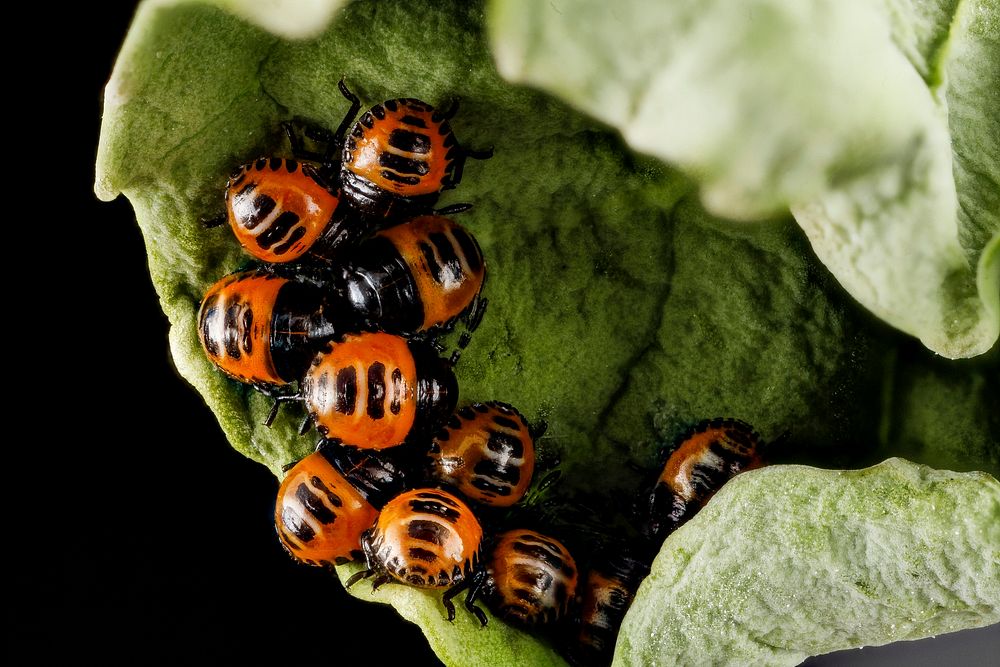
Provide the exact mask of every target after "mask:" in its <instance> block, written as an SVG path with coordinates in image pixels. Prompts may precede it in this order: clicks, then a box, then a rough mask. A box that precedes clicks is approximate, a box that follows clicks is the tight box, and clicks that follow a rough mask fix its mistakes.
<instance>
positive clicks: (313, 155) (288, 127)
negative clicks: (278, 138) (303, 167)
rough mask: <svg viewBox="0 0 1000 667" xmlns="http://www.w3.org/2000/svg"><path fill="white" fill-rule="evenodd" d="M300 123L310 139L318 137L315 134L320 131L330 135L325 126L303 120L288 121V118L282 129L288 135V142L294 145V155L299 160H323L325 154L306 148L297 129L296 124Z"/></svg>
mask: <svg viewBox="0 0 1000 667" xmlns="http://www.w3.org/2000/svg"><path fill="white" fill-rule="evenodd" d="M296 125H299V126H301V127H302V131H303V134H305V135H306V136H307V137H309V138H310V139H314V140H315V139H316V138H317V137H316V136H315V135H316V134H318V133H326V134H327V135H329V132H328V131H327V130H324V129H323V128H321V127H319V126H317V125H312V124H310V123H305V122H303V121H298V120H297V121H295V122H292V121H288V120H286V121H285V122H283V123H282V124H281V129H282V130H284V131H285V136H286V137H288V143H289V145H290V146H291V147H292V155H294V156H295V158H296V159H299V160H311V161H312V162H322V161H323V158H324V155H323V154H322V153H319V152H317V151H311V150H309V149H308V148H306V146H305V144H304V143H303V142H302V137H300V136H299V135H298V133H297V132H296V131H295V126H296Z"/></svg>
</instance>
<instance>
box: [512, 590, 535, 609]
mask: <svg viewBox="0 0 1000 667" xmlns="http://www.w3.org/2000/svg"><path fill="white" fill-rule="evenodd" d="M513 593H514V597H516V598H517V599H518V600H522V601H524V602H527V603H528V604H529V605H536V604H538V595H537V593H535V591H532V590H529V589H527V588H517V589H515V590H514V591H513Z"/></svg>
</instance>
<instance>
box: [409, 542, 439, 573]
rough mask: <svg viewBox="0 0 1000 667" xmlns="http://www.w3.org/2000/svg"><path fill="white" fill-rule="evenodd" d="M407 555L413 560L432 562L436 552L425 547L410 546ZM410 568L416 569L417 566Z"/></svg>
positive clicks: (434, 559)
mask: <svg viewBox="0 0 1000 667" xmlns="http://www.w3.org/2000/svg"><path fill="white" fill-rule="evenodd" d="M409 555H410V558H412V559H414V560H422V561H424V562H425V563H433V562H434V561H436V560H437V558H438V557H437V554H436V553H434V552H433V551H428V550H427V549H421V548H420V547H410V551H409ZM411 569H412V570H416V569H417V568H415V567H414V568H411ZM421 569H422V568H421ZM424 571H426V570H424Z"/></svg>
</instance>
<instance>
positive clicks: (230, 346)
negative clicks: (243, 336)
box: [222, 301, 243, 359]
mask: <svg viewBox="0 0 1000 667" xmlns="http://www.w3.org/2000/svg"><path fill="white" fill-rule="evenodd" d="M242 306H243V304H242V303H240V302H239V301H235V302H233V303H231V304H229V305H228V306H227V307H226V317H225V319H224V320H223V327H222V329H223V332H224V333H223V342H224V344H225V346H226V354H228V355H229V356H230V357H232V358H233V359H239V358H240V357H242V356H243V352H242V351H241V350H240V341H239V335H240V332H239V329H238V327H237V326H236V322H237V321H238V320H239V317H240V310H241V309H242Z"/></svg>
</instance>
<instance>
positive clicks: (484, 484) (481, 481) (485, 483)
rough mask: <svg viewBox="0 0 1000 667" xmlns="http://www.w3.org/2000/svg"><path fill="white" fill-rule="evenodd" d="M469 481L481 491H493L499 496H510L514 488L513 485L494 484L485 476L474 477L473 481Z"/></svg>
mask: <svg viewBox="0 0 1000 667" xmlns="http://www.w3.org/2000/svg"><path fill="white" fill-rule="evenodd" d="M469 483H470V484H471V485H472V486H474V487H476V488H477V489H479V490H480V491H485V492H486V493H493V494H495V495H498V496H509V495H510V494H511V493H513V489H512V488H511V487H509V486H500V485H498V484H494V483H493V482H491V481H490V480H489V479H487V478H485V477H473V478H472V481H471V482H469Z"/></svg>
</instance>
